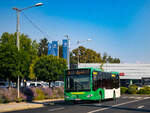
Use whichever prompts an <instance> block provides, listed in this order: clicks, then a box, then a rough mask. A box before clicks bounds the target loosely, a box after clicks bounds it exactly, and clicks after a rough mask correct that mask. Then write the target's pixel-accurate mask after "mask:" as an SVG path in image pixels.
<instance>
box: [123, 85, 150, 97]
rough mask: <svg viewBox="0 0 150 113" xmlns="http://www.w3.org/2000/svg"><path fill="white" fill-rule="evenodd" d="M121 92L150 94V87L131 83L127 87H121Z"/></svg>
mask: <svg viewBox="0 0 150 113" xmlns="http://www.w3.org/2000/svg"><path fill="white" fill-rule="evenodd" d="M121 94H142V95H143V94H144V95H150V87H149V86H144V87H141V88H139V87H138V86H136V85H130V86H129V87H128V88H127V87H121Z"/></svg>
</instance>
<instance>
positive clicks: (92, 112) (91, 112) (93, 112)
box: [87, 97, 150, 113]
mask: <svg viewBox="0 0 150 113" xmlns="http://www.w3.org/2000/svg"><path fill="white" fill-rule="evenodd" d="M149 98H150V97H147V98H145V99H149ZM145 99H139V100H133V101H129V102H124V103H121V104H116V105H113V106H110V107H107V108H101V109H97V110H93V111H90V112H87V113H95V112H98V111H104V110H107V109H110V108H113V107H117V106H121V105H125V104H129V103H133V102H137V101H140V100H145Z"/></svg>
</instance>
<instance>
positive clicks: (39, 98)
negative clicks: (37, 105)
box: [34, 88, 45, 100]
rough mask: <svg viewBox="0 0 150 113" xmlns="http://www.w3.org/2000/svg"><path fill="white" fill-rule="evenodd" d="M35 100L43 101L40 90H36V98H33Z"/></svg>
mask: <svg viewBox="0 0 150 113" xmlns="http://www.w3.org/2000/svg"><path fill="white" fill-rule="evenodd" d="M34 99H35V100H43V99H45V95H44V92H43V91H42V89H40V88H36V96H35V97H34Z"/></svg>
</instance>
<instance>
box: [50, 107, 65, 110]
mask: <svg viewBox="0 0 150 113" xmlns="http://www.w3.org/2000/svg"><path fill="white" fill-rule="evenodd" d="M62 109H65V108H64V107H61V108H54V109H49V110H48V111H57V110H62Z"/></svg>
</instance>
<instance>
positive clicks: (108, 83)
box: [64, 68, 120, 102]
mask: <svg viewBox="0 0 150 113" xmlns="http://www.w3.org/2000/svg"><path fill="white" fill-rule="evenodd" d="M119 84H120V79H119V73H118V72H104V71H102V70H101V69H97V68H79V69H70V70H66V72H65V79H64V99H65V101H66V102H68V101H76V100H98V101H101V100H104V99H110V98H112V99H115V98H118V97H120V85H119Z"/></svg>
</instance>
